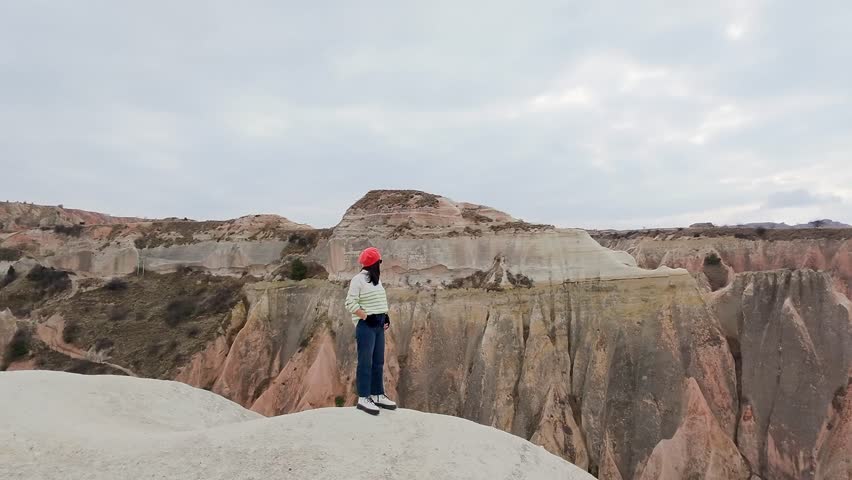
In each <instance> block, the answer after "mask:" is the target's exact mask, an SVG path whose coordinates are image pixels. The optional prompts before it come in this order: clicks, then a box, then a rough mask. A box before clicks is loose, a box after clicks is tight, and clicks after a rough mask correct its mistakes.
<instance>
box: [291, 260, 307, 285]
mask: <svg viewBox="0 0 852 480" xmlns="http://www.w3.org/2000/svg"><path fill="white" fill-rule="evenodd" d="M307 276H308V267H307V266H306V265H305V263H304V262H302V260H301V259H299V258H297V259H295V260H293V263H291V264H290V279H291V280H297V281H298V280H304V279H305V277H307Z"/></svg>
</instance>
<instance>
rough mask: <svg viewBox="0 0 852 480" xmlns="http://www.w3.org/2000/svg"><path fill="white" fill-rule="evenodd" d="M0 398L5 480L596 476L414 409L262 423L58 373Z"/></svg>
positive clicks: (153, 390)
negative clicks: (379, 414) (380, 413)
mask: <svg viewBox="0 0 852 480" xmlns="http://www.w3.org/2000/svg"><path fill="white" fill-rule="evenodd" d="M0 391H2V392H3V395H0V443H2V445H3V448H2V449H0V477H2V478H4V479H31V478H39V479H60V478H61V479H86V480H90V479H94V480H98V479H108V480H112V479H115V478H128V477H132V478H169V479H197V478H204V479H233V478H280V479H294V480H295V479H306V478H325V479H333V480H336V479H340V480H342V479H350V478H376V477H377V476H381V478H386V479H432V478H442V479H459V480H474V479H483V480H491V479H493V478H513V479H517V480H524V479H530V480H532V479H541V478H562V479H567V480H586V479H592V478H593V477H592V476H591V475H589V474H588V473H586V472H584V471H583V470H581V469H579V468H577V467H576V466H574V465H571V464H569V463H568V462H566V461H564V460H562V459H560V458H558V457H556V456H554V455H551V454H549V453H547V452H546V451H544V450H543V449H541V448H540V447H537V446H535V445H532V444H531V443H529V442H527V441H525V440H522V439H520V438H518V437H515V436H512V435H507V434H505V433H503V432H500V431H497V430H495V429H492V428H487V427H483V426H481V425H476V424H475V423H472V422H467V421H464V420H460V419H458V418H452V417H447V416H442V415H430V414H426V413H420V412H414V411H410V410H398V411H395V412H384V413H383V414H382V415H381V416H379V417H377V418H376V417H371V416H368V415H365V414H363V413H361V412H358V411H356V410H355V409H353V408H327V409H320V410H314V411H311V412H304V413H300V414H296V415H285V416H282V417H277V418H263V417H261V416H260V415H258V414H255V413H253V412H250V411H248V410H245V409H243V408H240V407H239V406H238V405H236V404H234V403H231V402H229V401H227V400H225V399H223V398H221V397H219V396H216V395H213V394H210V393H209V392H205V391H203V390H199V389H194V388H190V387H187V386H186V385H183V384H179V383H175V382H166V381H161V380H145V379H138V378H125V377H113V376H99V377H98V376H81V375H71V374H67V373H57V372H11V373H10V372H6V373H0ZM372 441H375V442H376V443H374V444H371V442H372ZM365 450H366V451H372V452H374V454H372V455H365Z"/></svg>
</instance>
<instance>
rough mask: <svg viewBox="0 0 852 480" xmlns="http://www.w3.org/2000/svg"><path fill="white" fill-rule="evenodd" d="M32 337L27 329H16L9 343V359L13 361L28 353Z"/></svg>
mask: <svg viewBox="0 0 852 480" xmlns="http://www.w3.org/2000/svg"><path fill="white" fill-rule="evenodd" d="M31 340H32V338H31V336H30V332H29V330H18V331H17V332H15V336H14V337H12V342H11V343H10V344H9V360H10V361H14V360H17V359H19V358H21V357H24V356H26V355H27V354H29V353H30V342H31Z"/></svg>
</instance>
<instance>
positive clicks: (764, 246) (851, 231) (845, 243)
mask: <svg viewBox="0 0 852 480" xmlns="http://www.w3.org/2000/svg"><path fill="white" fill-rule="evenodd" d="M592 235H593V237H594V238H595V240H597V241H598V242H600V244H601V245H603V246H605V247H607V248H612V249H616V250H624V251H627V252H628V253H630V254H631V255H633V256H634V257H635V258H636V261H637V263H638V265H639V266H640V267H643V268H657V267H659V266H669V267H672V268H686V269H688V270H689V271H691V272H701V271H703V270H704V268H705V259H706V258H707V256H708V255H713V254H715V255H717V256H718V257H719V258H720V260H721V262H720V265H721V266H722V268H723V269H724V270H725V271H727V272H730V275H726V279H725V281H724V282H723V283H725V284H726V283H727V281H728V280H730V279H732V278H733V275H734V274H736V273H741V272H753V271H765V270H776V269H791V270H797V269H811V270H818V271H824V272H827V273H828V274H829V275H830V276H831V278H832V281H833V285H834V287H835V289H837V291H839V292H841V293H843V294H844V295H846V297H847V298H852V228H847V229H810V230H780V231H773V230H769V231H766V232H762V233H758V232H757V230H756V229H686V230H682V231H671V230H656V231H645V232H634V233H623V232H616V233H613V232H592Z"/></svg>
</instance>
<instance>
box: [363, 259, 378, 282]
mask: <svg viewBox="0 0 852 480" xmlns="http://www.w3.org/2000/svg"><path fill="white" fill-rule="evenodd" d="M381 264H382V261H381V260H379V261H378V262H376V263H374V264H372V265H370V266H369V267H364V271H365V272H367V275H369V277H370V283H372V284H373V285H378V284H379V277H381V276H382V271H381V268H380V267H379V265H381Z"/></svg>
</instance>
